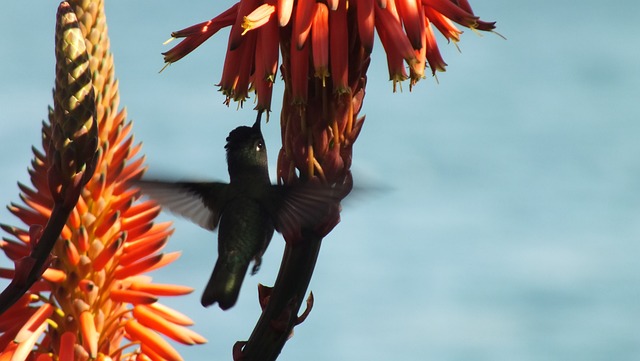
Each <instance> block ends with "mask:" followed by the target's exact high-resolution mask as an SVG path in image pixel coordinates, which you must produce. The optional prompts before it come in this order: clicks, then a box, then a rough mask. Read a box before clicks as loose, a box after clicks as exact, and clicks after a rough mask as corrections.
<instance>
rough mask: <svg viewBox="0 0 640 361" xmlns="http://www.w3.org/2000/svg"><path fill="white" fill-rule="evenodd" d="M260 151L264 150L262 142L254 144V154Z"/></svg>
mask: <svg viewBox="0 0 640 361" xmlns="http://www.w3.org/2000/svg"><path fill="white" fill-rule="evenodd" d="M262 149H264V144H262V142H261V141H258V142H257V143H256V152H261V151H262Z"/></svg>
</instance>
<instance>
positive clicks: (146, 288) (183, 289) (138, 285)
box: [130, 282, 193, 296]
mask: <svg viewBox="0 0 640 361" xmlns="http://www.w3.org/2000/svg"><path fill="white" fill-rule="evenodd" d="M130 289H132V290H135V291H142V292H147V293H150V294H152V295H156V296H182V295H188V294H189V293H191V292H193V288H191V287H187V286H181V285H171V284H162V283H142V282H132V283H131V286H130Z"/></svg>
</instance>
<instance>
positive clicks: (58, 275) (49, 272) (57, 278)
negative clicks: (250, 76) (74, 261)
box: [42, 268, 67, 283]
mask: <svg viewBox="0 0 640 361" xmlns="http://www.w3.org/2000/svg"><path fill="white" fill-rule="evenodd" d="M42 278H44V279H45V280H47V281H49V282H53V283H61V282H64V280H66V279H67V274H66V273H64V271H62V270H59V269H55V268H47V269H46V270H45V271H44V273H43V274H42Z"/></svg>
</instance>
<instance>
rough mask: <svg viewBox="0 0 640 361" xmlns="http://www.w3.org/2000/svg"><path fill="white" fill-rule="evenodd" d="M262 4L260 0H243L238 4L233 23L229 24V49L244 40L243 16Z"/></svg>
mask: <svg viewBox="0 0 640 361" xmlns="http://www.w3.org/2000/svg"><path fill="white" fill-rule="evenodd" d="M260 5H262V2H261V1H260V0H243V1H240V5H239V6H238V14H237V16H236V21H235V23H234V24H233V25H232V26H231V31H230V32H229V50H231V51H233V50H236V49H237V48H239V47H240V45H241V44H242V43H243V42H244V40H245V39H244V37H243V36H242V35H243V31H244V29H243V28H242V23H243V21H244V18H245V17H246V16H247V15H249V14H250V13H251V12H253V11H254V10H255V9H256V8H258V7H259V6H260Z"/></svg>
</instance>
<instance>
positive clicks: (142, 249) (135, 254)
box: [118, 234, 169, 266]
mask: <svg viewBox="0 0 640 361" xmlns="http://www.w3.org/2000/svg"><path fill="white" fill-rule="evenodd" d="M160 236H163V237H162V238H159V239H148V238H147V239H144V240H143V239H141V240H138V241H135V242H133V243H129V242H127V243H126V244H125V248H124V253H123V254H122V256H120V258H119V259H118V264H120V265H121V266H127V265H129V264H131V263H133V262H135V261H138V260H141V259H143V258H145V257H148V256H151V255H153V254H155V253H157V252H159V251H160V250H162V249H163V248H164V246H165V245H166V244H167V241H168V237H169V236H168V235H162V234H160ZM130 245H133V246H131V247H128V246H130Z"/></svg>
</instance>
